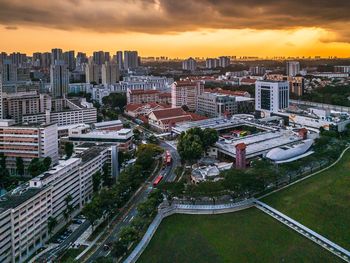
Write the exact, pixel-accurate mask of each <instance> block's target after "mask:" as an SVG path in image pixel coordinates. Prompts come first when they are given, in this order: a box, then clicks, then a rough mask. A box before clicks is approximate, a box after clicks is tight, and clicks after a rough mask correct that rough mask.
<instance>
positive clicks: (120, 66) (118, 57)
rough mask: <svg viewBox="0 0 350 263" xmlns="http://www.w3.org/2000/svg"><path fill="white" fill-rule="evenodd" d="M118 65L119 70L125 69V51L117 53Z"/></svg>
mask: <svg viewBox="0 0 350 263" xmlns="http://www.w3.org/2000/svg"><path fill="white" fill-rule="evenodd" d="M116 62H117V64H118V67H119V70H122V69H123V66H124V63H123V51H117V61H116Z"/></svg>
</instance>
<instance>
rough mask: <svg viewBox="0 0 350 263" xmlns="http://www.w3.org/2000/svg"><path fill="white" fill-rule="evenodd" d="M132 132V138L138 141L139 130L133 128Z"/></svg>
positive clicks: (139, 137)
mask: <svg viewBox="0 0 350 263" xmlns="http://www.w3.org/2000/svg"><path fill="white" fill-rule="evenodd" d="M133 133H134V140H135V141H140V140H141V132H140V131H139V130H138V129H134V130H133Z"/></svg>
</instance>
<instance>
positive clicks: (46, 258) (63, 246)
mask: <svg viewBox="0 0 350 263" xmlns="http://www.w3.org/2000/svg"><path fill="white" fill-rule="evenodd" d="M89 226H90V223H89V222H88V221H85V222H84V223H82V224H81V225H80V226H79V227H78V228H77V229H76V230H75V231H74V232H73V233H72V234H70V235H69V237H68V238H67V239H66V240H64V241H63V242H62V243H61V244H59V245H58V246H57V247H55V248H52V249H50V250H49V251H47V252H46V253H44V254H43V255H41V256H40V258H38V259H37V260H36V261H35V262H43V263H44V262H48V261H50V260H54V259H55V258H56V255H60V254H61V253H62V252H63V251H64V250H67V249H68V247H69V246H70V244H71V243H74V242H75V241H76V240H77V239H78V238H79V237H80V236H81V235H82V234H83V233H84V232H85V230H86V229H88V227H89Z"/></svg>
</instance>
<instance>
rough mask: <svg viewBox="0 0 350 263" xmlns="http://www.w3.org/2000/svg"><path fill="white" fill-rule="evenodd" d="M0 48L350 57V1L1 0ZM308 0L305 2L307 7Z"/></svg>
mask: <svg viewBox="0 0 350 263" xmlns="http://www.w3.org/2000/svg"><path fill="white" fill-rule="evenodd" d="M0 7H1V8H0V34H1V36H3V39H6V41H2V42H1V43H0V50H1V51H5V52H8V53H10V52H14V51H20V52H25V53H28V54H31V53H33V52H36V51H49V50H51V48H54V47H59V48H62V49H64V50H71V49H74V50H79V51H83V52H86V53H88V54H89V55H91V54H92V52H93V51H95V50H101V49H102V50H105V51H110V52H111V53H114V52H115V51H117V50H138V51H139V52H140V55H141V56H168V57H171V58H174V57H179V58H186V57H189V56H195V57H216V56H220V55H236V56H258V57H266V56H269V57H273V56H286V57H288V56H306V57H308V56H322V57H328V56H337V57H349V54H350V43H349V40H350V33H349V32H348V30H347V28H348V26H347V25H349V24H350V23H349V21H348V17H347V10H349V8H350V3H349V2H348V1H340V0H338V1H332V2H326V1H308V2H301V1H300V2H299V1H289V0H288V1H283V2H274V1H263V2H262V1H254V0H249V1H248V2H247V1H246V2H245V3H240V2H239V1H234V0H231V1H229V0H220V1H211V0H205V1H200V2H198V1H190V0H186V1H181V2H176V1H162V0H148V1H145V0H143V1H141V0H136V1H128V2H126V3H125V2H124V1H108V0H105V1H102V2H101V1H99V2H98V4H97V2H96V1H93V0H74V1H73V0H64V1H59V2H53V1H47V2H39V1H37V0H31V1H26V2H22V1H17V0H16V1H8V0H1V1H0ZM301 7H302V8H301Z"/></svg>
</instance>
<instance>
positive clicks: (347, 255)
mask: <svg viewBox="0 0 350 263" xmlns="http://www.w3.org/2000/svg"><path fill="white" fill-rule="evenodd" d="M254 203H255V206H256V207H257V208H258V209H260V210H261V211H263V212H265V213H266V214H268V215H270V216H272V217H273V218H275V219H277V220H278V221H280V222H281V223H283V224H285V225H286V226H288V227H289V228H291V229H293V230H295V231H297V232H298V233H299V234H301V235H303V236H305V237H306V238H308V239H310V240H311V241H313V242H315V243H316V244H318V245H320V246H322V247H323V248H325V249H327V250H328V251H330V252H331V253H333V254H334V255H336V256H338V257H339V258H341V259H343V260H345V261H346V262H350V252H349V251H347V250H346V249H344V248H342V247H341V246H339V245H337V244H335V243H333V242H332V241H330V240H328V239H327V238H325V237H323V236H321V235H319V234H317V233H316V232H314V231H312V230H311V229H309V228H307V227H306V226H304V225H302V224H300V223H299V222H297V221H295V220H294V219H292V218H290V217H288V216H286V215H285V214H283V213H281V212H279V211H277V210H276V209H274V208H272V207H270V206H268V205H267V204H265V203H263V202H260V201H257V200H256V201H255V202H254Z"/></svg>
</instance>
